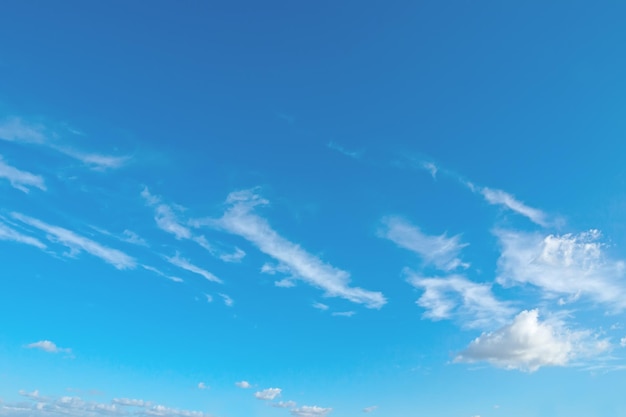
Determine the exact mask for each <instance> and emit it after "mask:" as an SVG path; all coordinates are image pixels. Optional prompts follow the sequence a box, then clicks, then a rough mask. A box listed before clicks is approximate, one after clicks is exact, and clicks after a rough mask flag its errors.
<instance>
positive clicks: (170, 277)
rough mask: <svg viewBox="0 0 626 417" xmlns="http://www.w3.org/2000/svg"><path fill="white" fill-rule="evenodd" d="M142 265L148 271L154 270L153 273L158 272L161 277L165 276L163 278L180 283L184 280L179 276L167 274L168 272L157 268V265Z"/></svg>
mask: <svg viewBox="0 0 626 417" xmlns="http://www.w3.org/2000/svg"><path fill="white" fill-rule="evenodd" d="M141 267H142V268H143V269H145V270H146V271H150V272H153V273H155V274H157V275H159V276H161V277H163V278H167V279H169V280H170V281H172V282H179V283H180V282H183V279H182V278H178V277H175V276H171V275H167V274H166V273H164V272H162V271H161V270H159V269H157V268H155V267H153V266H150V265H141Z"/></svg>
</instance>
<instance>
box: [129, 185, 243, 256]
mask: <svg viewBox="0 0 626 417" xmlns="http://www.w3.org/2000/svg"><path fill="white" fill-rule="evenodd" d="M141 197H142V198H143V199H144V201H145V202H146V204H147V205H148V206H150V207H152V208H153V209H154V221H155V222H156V225H157V227H158V228H159V229H161V230H162V231H164V232H166V233H169V234H171V235H173V236H174V237H175V238H176V239H178V240H191V241H193V242H195V243H196V244H198V245H199V246H201V247H202V248H204V249H205V250H207V251H208V252H209V253H210V254H211V255H213V256H215V257H216V258H219V259H221V260H222V261H224V262H241V260H242V259H243V258H244V257H245V256H246V253H245V252H244V251H243V250H241V249H239V248H235V249H234V251H233V252H225V251H223V250H220V249H218V248H217V247H216V246H215V245H213V244H211V243H209V241H208V240H207V239H206V237H205V236H203V235H195V234H194V233H193V231H192V230H191V229H190V228H189V227H188V226H187V225H185V221H183V220H181V219H180V215H182V212H184V211H185V209H184V208H183V207H181V206H179V205H172V204H165V203H163V202H162V201H161V198H160V197H158V196H155V195H153V194H151V193H150V190H148V188H147V187H145V188H144V189H143V191H142V192H141Z"/></svg>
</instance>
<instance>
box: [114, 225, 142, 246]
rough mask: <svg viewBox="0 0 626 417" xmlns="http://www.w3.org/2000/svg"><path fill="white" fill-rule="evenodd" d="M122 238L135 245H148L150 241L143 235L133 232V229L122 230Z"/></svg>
mask: <svg viewBox="0 0 626 417" xmlns="http://www.w3.org/2000/svg"><path fill="white" fill-rule="evenodd" d="M121 240H122V241H124V242H126V243H132V244H133V245H138V246H148V242H146V240H145V239H143V238H142V237H141V236H139V235H138V234H137V233H135V232H133V231H132V230H128V229H126V230H124V231H123V232H122V237H121Z"/></svg>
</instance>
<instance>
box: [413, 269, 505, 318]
mask: <svg viewBox="0 0 626 417" xmlns="http://www.w3.org/2000/svg"><path fill="white" fill-rule="evenodd" d="M406 273H407V275H408V279H407V281H408V282H409V283H410V284H411V285H413V286H414V287H416V288H419V289H421V290H423V291H424V292H423V294H422V295H421V296H420V298H419V299H418V300H417V302H416V303H417V304H418V305H419V306H420V307H422V308H424V309H426V312H425V313H424V317H425V318H428V319H431V320H435V321H436V320H443V319H452V318H454V319H457V320H458V321H460V322H461V323H462V325H463V326H464V327H468V328H483V329H484V328H491V327H493V326H494V325H501V324H503V323H505V322H506V321H508V320H509V319H510V317H511V316H512V315H513V314H515V312H516V310H515V308H513V307H512V306H511V303H509V302H504V301H499V300H498V299H496V297H495V296H494V295H493V293H492V291H491V285H490V284H485V283H481V284H479V283H476V282H473V281H470V280H468V279H467V278H466V277H464V276H462V275H450V276H445V277H423V276H420V275H418V274H415V273H413V272H410V271H408V270H407V271H406Z"/></svg>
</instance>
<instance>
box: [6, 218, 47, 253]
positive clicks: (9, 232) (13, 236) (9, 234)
mask: <svg viewBox="0 0 626 417" xmlns="http://www.w3.org/2000/svg"><path fill="white" fill-rule="evenodd" d="M0 240H7V241H11V242H17V243H23V244H25V245H30V246H34V247H36V248H39V249H42V250H43V249H46V245H44V244H43V243H42V242H41V241H40V240H39V239H35V238H34V237H31V236H27V235H25V234H22V233H20V232H18V231H17V230H15V229H12V228H10V227H9V226H7V225H6V224H4V223H2V222H0Z"/></svg>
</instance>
